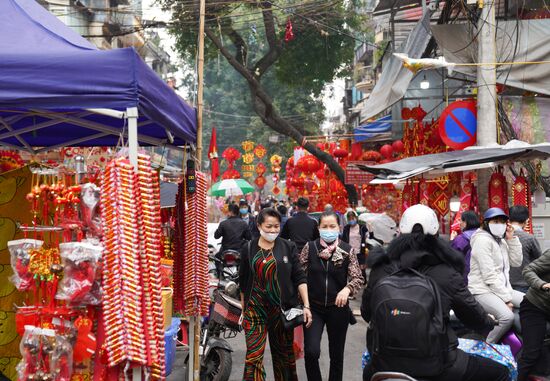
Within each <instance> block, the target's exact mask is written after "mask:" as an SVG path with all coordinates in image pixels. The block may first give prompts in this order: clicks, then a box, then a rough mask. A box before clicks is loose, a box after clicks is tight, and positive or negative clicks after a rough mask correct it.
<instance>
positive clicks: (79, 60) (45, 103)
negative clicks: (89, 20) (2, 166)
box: [0, 0, 206, 381]
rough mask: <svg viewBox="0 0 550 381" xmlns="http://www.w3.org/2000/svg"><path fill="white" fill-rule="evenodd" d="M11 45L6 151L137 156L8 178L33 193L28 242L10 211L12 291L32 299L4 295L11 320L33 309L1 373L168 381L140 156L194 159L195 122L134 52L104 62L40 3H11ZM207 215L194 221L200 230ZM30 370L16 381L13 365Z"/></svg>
mask: <svg viewBox="0 0 550 381" xmlns="http://www.w3.org/2000/svg"><path fill="white" fill-rule="evenodd" d="M0 36H1V37H0V145H3V146H7V147H10V148H15V149H21V150H26V151H28V152H30V153H31V154H33V155H35V154H38V153H41V152H44V151H47V150H51V149H55V148H59V147H67V146H112V147H114V146H117V147H126V146H127V147H128V148H127V149H123V150H120V152H119V153H118V154H117V155H116V157H114V158H111V159H112V160H110V161H109V162H108V163H106V169H105V170H99V171H93V172H89V173H84V174H82V173H79V174H78V176H75V173H74V172H72V173H71V172H70V171H65V170H63V169H49V168H45V167H44V166H41V165H39V166H38V167H36V166H35V167H34V169H33V170H32V175H31V174H30V172H27V173H29V175H28V176H27V178H25V177H23V176H19V173H18V176H15V175H14V176H8V175H6V177H3V179H5V180H6V181H5V182H4V183H5V185H11V184H12V182H13V184H14V185H15V186H14V187H13V190H14V191H15V192H14V195H13V197H12V199H17V200H20V201H22V198H21V193H22V192H25V196H24V198H26V200H27V201H28V202H29V203H30V206H31V207H30V213H29V216H26V217H21V219H20V220H21V221H23V220H26V221H28V220H30V224H29V226H24V225H22V224H20V225H19V228H18V229H17V230H16V229H15V226H16V224H15V222H14V220H15V219H12V218H11V217H10V216H12V215H11V214H9V213H14V212H16V211H17V212H18V213H20V210H15V209H14V208H11V209H9V210H4V209H3V213H5V214H4V215H3V216H2V221H10V224H11V222H14V223H13V225H14V229H13V234H11V233H12V232H11V229H10V232H9V233H10V234H6V236H5V237H3V239H5V240H6V241H9V243H8V242H4V243H5V246H6V247H7V248H9V252H10V254H11V265H12V269H13V272H14V274H15V275H14V277H13V278H12V281H13V284H14V286H15V287H16V288H17V289H18V290H19V291H21V292H25V293H24V294H17V293H15V294H14V293H12V292H11V291H10V292H7V293H2V296H0V307H1V309H2V310H5V311H11V309H12V308H13V296H14V295H16V296H15V297H16V298H18V301H19V303H20V304H21V303H24V304H25V305H26V307H25V308H19V309H18V311H17V312H16V313H15V314H13V313H11V315H9V314H8V313H6V315H7V316H8V318H9V319H13V321H11V322H9V324H8V325H10V326H12V325H13V327H14V328H15V326H17V332H18V333H19V334H20V335H22V337H23V339H22V341H21V345H20V352H21V353H20V354H18V353H15V351H14V349H15V348H18V349H19V345H17V343H18V342H19V339H18V337H17V335H15V336H13V337H11V336H10V338H9V339H7V338H5V337H2V339H1V340H0V350H1V351H0V357H1V358H0V360H3V361H2V363H3V364H6V363H7V364H10V365H9V366H7V367H4V368H2V369H0V370H2V372H3V373H5V374H6V375H7V376H9V377H10V379H12V380H15V379H25V380H28V379H36V380H38V379H40V380H52V381H53V380H67V381H68V380H75V379H77V380H91V379H94V380H111V379H112V380H118V379H120V378H121V377H123V378H124V377H126V379H133V380H138V379H141V378H142V377H148V378H150V379H158V380H161V379H164V378H165V375H166V367H167V364H165V356H164V351H165V345H164V341H165V334H164V329H165V328H166V324H165V322H164V321H163V311H162V304H161V303H162V302H161V282H160V278H159V277H157V276H156V274H158V273H160V266H161V261H160V256H161V252H162V251H163V247H162V240H161V238H162V233H161V215H160V187H159V182H158V176H157V174H156V172H154V171H153V170H152V168H151V162H150V158H149V157H148V156H147V155H144V154H140V153H138V146H139V145H154V146H173V147H177V146H181V145H193V144H194V143H195V141H196V137H197V125H196V113H195V110H194V109H193V108H192V107H190V106H189V105H187V104H186V103H185V102H184V101H183V100H182V99H181V98H179V97H178V96H177V95H176V94H175V93H174V92H173V90H172V89H170V88H169V87H168V86H167V85H166V84H165V83H164V82H162V80H161V79H160V78H158V77H157V75H156V74H155V73H154V72H153V71H152V70H151V69H150V68H149V67H148V66H147V65H146V64H145V63H144V62H143V61H142V60H141V59H140V57H139V56H138V55H137V53H136V52H135V51H134V50H133V49H117V50H109V51H102V50H98V49H96V48H95V47H94V46H93V45H91V44H90V43H89V42H87V41H86V40H85V39H83V38H82V37H81V36H79V35H78V34H76V33H75V32H73V31H72V30H71V29H69V28H68V27H66V26H65V25H64V24H62V23H61V22H60V21H59V20H58V19H57V18H56V17H55V16H53V15H52V14H50V13H49V12H47V11H46V10H45V9H44V8H43V7H41V6H40V5H39V4H38V3H36V2H35V1H34V0H6V1H2V2H0ZM81 175H83V176H81ZM196 178H197V185H196V189H195V191H196V193H195V195H194V196H192V197H191V196H190V198H189V201H191V202H192V203H193V204H197V205H198V204H200V203H203V202H205V201H203V199H205V198H206V181H205V180H204V179H205V177H204V175H202V174H201V173H199V172H197V174H196ZM83 180H85V181H83ZM10 189H11V188H10ZM187 193H191V191H190V190H189V191H188V192H187ZM182 197H183V201H182V202H183V203H184V204H185V203H186V202H187V198H188V196H187V195H186V194H184V195H183V196H182ZM100 199H101V203H100V202H99V200H100ZM9 201H11V199H10V200H8V199H6V202H9ZM100 204H101V205H100ZM17 208H19V207H17ZM17 208H16V209H17ZM23 210H28V209H25V208H24V209H23ZM195 210H196V209H193V208H192V209H191V210H187V211H186V216H185V221H190V222H191V221H197V219H196V218H195V217H196V216H195V215H193V212H194V211H195ZM8 214H9V215H8ZM99 216H101V220H102V222H103V224H102V225H99V224H98V223H97V221H98V217H99ZM198 221H199V222H200V221H202V220H201V219H198ZM188 225H189V223H184V225H183V227H184V228H185V229H186V231H185V233H184V236H183V237H181V239H182V240H185V238H186V237H187V236H188V235H193V237H200V236H202V235H204V236H205V237H206V222H205V221H204V224H203V225H204V226H202V225H200V224H199V223H197V222H194V225H193V226H190V225H189V226H188ZM10 226H11V225H10ZM202 230H204V232H202ZM202 233H204V234H202ZM17 238H22V239H17ZM187 241H190V240H187ZM198 242H199V243H198V244H194V245H193V247H191V248H189V250H193V254H195V253H196V251H197V250H200V249H201V247H198V245H200V244H201V242H202V241H201V240H198ZM186 245H187V243H186ZM6 247H4V246H3V247H2V249H3V250H5V249H6ZM189 250H187V251H186V252H184V253H182V255H186V254H189ZM5 252H6V253H7V250H6V251H5ZM205 253H206V249H205ZM195 257H196V256H195ZM9 262H10V261H9V260H7V262H6V259H5V258H4V262H3V263H9ZM191 262H193V261H191ZM191 265H194V262H193V263H190V264H189V267H190V270H189V271H191V273H192V274H195V276H198V275H200V269H198V268H196V267H193V266H191ZM191 267H192V268H191ZM204 272H205V273H206V268H204ZM4 273H7V271H4ZM5 283H7V278H6V279H5ZM184 292H185V302H186V303H187V304H186V310H187V311H196V309H195V308H194V300H195V298H196V297H197V295H198V294H201V290H200V284H199V285H198V286H197V285H195V284H194V285H193V287H192V288H190V291H189V290H184ZM205 293H206V289H205V290H204V292H203V293H202V294H205ZM202 294H201V295H202ZM22 295H24V296H22ZM201 295H199V296H201ZM201 311H202V312H204V307H202V310H201ZM12 333H15V329H14V330H13V332H10V333H9V334H10V335H11V334H12ZM4 336H5V335H4ZM171 341H172V342H173V339H172V338H171ZM8 344H9V345H8ZM5 345H7V346H5ZM16 345H17V347H16ZM19 356H22V357H23V361H21V362H20V363H19V365H18V366H17V373H18V374H17V373H16V370H15V366H14V365H13V366H12V365H11V364H14V363H17V362H18V360H17V357H19ZM6 360H7V361H6ZM13 360H15V362H14V361H13Z"/></svg>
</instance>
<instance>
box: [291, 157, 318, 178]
mask: <svg viewBox="0 0 550 381" xmlns="http://www.w3.org/2000/svg"><path fill="white" fill-rule="evenodd" d="M296 166H297V167H298V169H300V170H301V171H302V172H304V173H306V174H312V173H314V172H317V171H318V170H319V169H321V166H322V164H321V162H320V161H319V160H318V159H317V158H316V157H315V156H313V155H306V156H304V157H302V158H301V159H300V160H298V164H297V165H296Z"/></svg>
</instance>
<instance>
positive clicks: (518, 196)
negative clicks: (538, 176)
mask: <svg viewBox="0 0 550 381" xmlns="http://www.w3.org/2000/svg"><path fill="white" fill-rule="evenodd" d="M512 198H513V199H514V205H522V206H526V207H527V208H528V209H529V219H528V220H527V222H526V224H525V228H524V230H525V231H527V232H529V233H531V234H533V225H532V224H531V217H532V211H531V209H532V205H531V202H530V200H531V189H530V188H529V183H528V182H527V179H526V178H525V177H524V175H523V170H522V171H521V173H520V175H519V176H518V177H517V178H516V181H514V185H512Z"/></svg>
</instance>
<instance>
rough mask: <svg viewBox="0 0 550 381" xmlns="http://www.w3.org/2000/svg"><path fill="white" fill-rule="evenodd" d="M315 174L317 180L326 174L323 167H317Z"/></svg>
mask: <svg viewBox="0 0 550 381" xmlns="http://www.w3.org/2000/svg"><path fill="white" fill-rule="evenodd" d="M315 176H316V177H317V178H318V179H319V180H323V179H324V178H325V177H326V176H327V175H326V173H325V170H324V168H321V169H319V170H318V171H317V172H315Z"/></svg>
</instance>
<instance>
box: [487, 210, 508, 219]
mask: <svg viewBox="0 0 550 381" xmlns="http://www.w3.org/2000/svg"><path fill="white" fill-rule="evenodd" d="M497 217H503V218H505V219H506V220H508V219H509V217H508V215H507V214H506V213H505V212H504V210H502V209H500V208H489V209H487V211H486V212H485V214H484V215H483V220H484V221H489V220H492V219H493V218H497Z"/></svg>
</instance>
